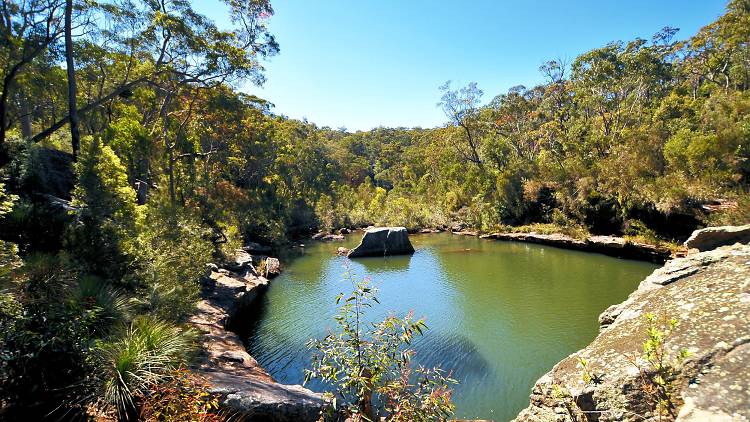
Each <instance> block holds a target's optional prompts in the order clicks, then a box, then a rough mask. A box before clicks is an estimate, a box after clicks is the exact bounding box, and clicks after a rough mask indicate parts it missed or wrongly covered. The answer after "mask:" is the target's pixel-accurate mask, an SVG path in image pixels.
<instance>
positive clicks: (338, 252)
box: [336, 246, 349, 256]
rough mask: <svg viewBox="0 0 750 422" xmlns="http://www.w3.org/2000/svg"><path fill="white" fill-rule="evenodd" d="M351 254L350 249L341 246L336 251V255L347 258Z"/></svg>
mask: <svg viewBox="0 0 750 422" xmlns="http://www.w3.org/2000/svg"><path fill="white" fill-rule="evenodd" d="M348 253H349V249H347V248H345V247H343V246H339V247H338V249H336V255H339V256H346V255H347V254H348Z"/></svg>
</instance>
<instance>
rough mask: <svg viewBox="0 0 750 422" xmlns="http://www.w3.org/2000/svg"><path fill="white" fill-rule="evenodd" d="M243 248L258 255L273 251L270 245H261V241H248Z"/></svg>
mask: <svg viewBox="0 0 750 422" xmlns="http://www.w3.org/2000/svg"><path fill="white" fill-rule="evenodd" d="M242 249H244V250H245V251H246V252H249V253H251V254H256V255H268V254H270V253H271V247H270V246H268V245H261V244H260V243H256V242H247V244H245V246H243V247H242Z"/></svg>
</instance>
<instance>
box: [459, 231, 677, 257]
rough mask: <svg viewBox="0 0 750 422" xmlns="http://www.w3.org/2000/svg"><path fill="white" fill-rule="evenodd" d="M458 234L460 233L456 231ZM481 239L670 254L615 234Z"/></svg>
mask: <svg viewBox="0 0 750 422" xmlns="http://www.w3.org/2000/svg"><path fill="white" fill-rule="evenodd" d="M458 234H460V233H458ZM479 237H480V238H482V239H493V240H512V241H518V242H529V243H538V244H541V245H550V246H556V247H559V248H564V249H573V250H579V251H586V252H596V253H602V254H605V255H610V256H616V257H618V258H631V259H641V260H646V261H652V262H656V263H663V262H664V261H666V260H667V259H669V258H670V257H671V256H672V251H670V250H669V249H667V248H663V247H658V246H654V245H647V244H643V243H634V242H629V241H627V240H626V239H624V238H622V237H616V236H590V237H589V238H587V239H586V240H581V239H576V238H575V237H572V236H568V235H565V234H561V233H553V234H539V233H535V232H531V233H490V234H483V235H481V236H479Z"/></svg>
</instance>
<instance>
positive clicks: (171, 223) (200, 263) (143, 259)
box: [134, 203, 214, 321]
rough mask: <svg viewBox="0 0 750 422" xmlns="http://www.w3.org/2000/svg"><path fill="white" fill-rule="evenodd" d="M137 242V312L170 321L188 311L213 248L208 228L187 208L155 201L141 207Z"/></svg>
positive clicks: (135, 270)
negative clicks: (177, 207)
mask: <svg viewBox="0 0 750 422" xmlns="http://www.w3.org/2000/svg"><path fill="white" fill-rule="evenodd" d="M138 245H139V251H138V259H139V260H138V265H137V266H136V267H135V269H134V272H135V274H136V275H137V277H138V279H139V281H140V282H141V283H142V292H143V294H142V295H141V296H140V297H138V298H137V299H136V302H137V303H138V305H139V311H140V312H143V313H149V314H153V315H158V316H160V317H161V318H164V319H166V320H170V321H177V320H180V319H182V318H184V317H185V316H186V315H189V314H191V313H192V311H193V309H194V308H195V303H196V302H197V300H198V295H199V293H200V289H199V287H200V286H199V284H198V282H197V281H198V279H199V278H200V277H201V276H202V275H203V273H204V271H205V265H206V263H207V262H209V261H210V259H211V254H212V252H213V250H214V247H213V245H212V244H211V241H210V230H209V229H208V228H207V227H205V226H203V225H201V223H200V221H199V220H198V219H197V218H196V216H194V215H191V214H189V212H188V211H186V210H182V209H176V208H174V207H171V206H168V205H161V206H160V205H159V204H158V203H157V204H154V205H153V206H152V205H149V206H147V207H146V209H145V216H144V222H143V224H142V227H141V231H140V233H139V236H138Z"/></svg>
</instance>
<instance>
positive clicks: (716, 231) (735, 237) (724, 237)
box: [685, 224, 750, 251]
mask: <svg viewBox="0 0 750 422" xmlns="http://www.w3.org/2000/svg"><path fill="white" fill-rule="evenodd" d="M734 243H750V224H746V225H744V226H720V227H706V228H705V229H700V230H696V231H694V232H693V234H692V235H691V236H690V238H688V240H686V241H685V246H687V247H688V249H698V250H699V251H708V250H711V249H714V248H717V247H719V246H724V245H732V244H734Z"/></svg>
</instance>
